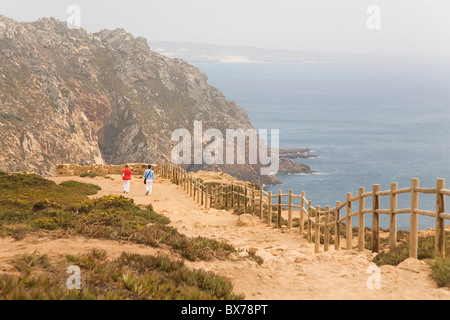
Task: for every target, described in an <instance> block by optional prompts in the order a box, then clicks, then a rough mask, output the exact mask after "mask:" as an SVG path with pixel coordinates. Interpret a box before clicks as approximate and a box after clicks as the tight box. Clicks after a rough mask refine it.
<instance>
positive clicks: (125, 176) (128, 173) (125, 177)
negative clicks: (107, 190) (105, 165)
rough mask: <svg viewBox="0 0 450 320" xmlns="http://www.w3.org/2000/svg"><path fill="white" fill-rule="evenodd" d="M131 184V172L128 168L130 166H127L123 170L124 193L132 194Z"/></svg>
mask: <svg viewBox="0 0 450 320" xmlns="http://www.w3.org/2000/svg"><path fill="white" fill-rule="evenodd" d="M130 182H131V170H130V169H129V168H128V165H127V164H126V165H125V168H123V169H122V183H123V193H128V192H130Z"/></svg>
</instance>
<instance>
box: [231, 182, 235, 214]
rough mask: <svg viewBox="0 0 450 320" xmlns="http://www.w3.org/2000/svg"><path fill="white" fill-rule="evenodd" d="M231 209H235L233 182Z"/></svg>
mask: <svg viewBox="0 0 450 320" xmlns="http://www.w3.org/2000/svg"><path fill="white" fill-rule="evenodd" d="M231 208H234V183H233V182H231Z"/></svg>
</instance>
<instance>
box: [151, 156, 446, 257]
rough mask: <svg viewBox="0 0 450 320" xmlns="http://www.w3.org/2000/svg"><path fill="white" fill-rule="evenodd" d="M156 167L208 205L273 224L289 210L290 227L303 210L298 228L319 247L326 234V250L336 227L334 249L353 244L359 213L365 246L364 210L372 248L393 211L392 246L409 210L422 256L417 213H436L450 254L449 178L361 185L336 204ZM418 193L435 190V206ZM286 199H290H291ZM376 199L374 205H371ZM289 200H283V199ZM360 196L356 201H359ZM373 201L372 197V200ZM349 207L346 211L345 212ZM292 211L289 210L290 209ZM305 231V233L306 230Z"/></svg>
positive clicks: (413, 240)
mask: <svg viewBox="0 0 450 320" xmlns="http://www.w3.org/2000/svg"><path fill="white" fill-rule="evenodd" d="M157 173H159V174H160V176H161V177H163V178H167V179H171V180H172V181H173V182H174V183H175V184H178V185H180V186H181V187H183V189H184V191H185V192H186V193H187V194H189V195H190V196H191V197H192V198H193V200H195V201H197V203H199V204H200V205H202V206H205V208H208V207H212V206H215V207H221V208H224V209H227V210H228V209H238V210H242V211H241V212H242V213H249V214H252V215H256V216H258V217H259V218H261V219H265V221H266V223H267V224H268V225H270V226H275V227H277V228H281V227H282V221H284V220H286V219H284V220H283V214H284V215H285V216H286V215H287V223H286V224H287V228H293V211H299V213H300V214H299V217H298V229H299V232H300V234H301V235H305V236H306V239H307V241H308V242H309V243H311V242H314V244H315V249H314V251H315V252H316V253H318V252H320V244H321V241H320V239H321V237H323V243H324V245H323V248H324V251H328V250H329V248H330V236H331V231H332V229H334V232H333V233H334V234H333V235H334V247H335V250H340V249H341V239H342V238H345V239H344V240H345V241H346V245H345V249H347V250H351V249H352V248H353V246H352V241H353V239H352V237H353V232H352V231H353V230H352V229H353V224H352V218H353V217H356V216H357V217H358V236H357V240H358V245H357V248H358V250H359V251H363V250H364V244H365V236H366V228H365V215H366V214H368V213H371V214H372V238H371V243H372V251H373V252H378V251H379V249H380V215H381V214H386V215H388V216H389V246H390V247H391V248H393V247H395V246H396V244H397V215H399V214H410V215H411V224H410V239H409V243H410V250H409V256H410V257H412V258H416V259H417V255H418V216H419V215H425V216H429V217H434V218H435V219H436V228H435V253H436V255H437V256H441V257H443V256H445V228H444V227H445V219H450V213H445V197H446V196H450V190H449V189H446V188H445V180H444V179H437V180H436V187H435V188H422V187H420V186H419V179H412V180H411V186H410V187H407V188H402V189H399V188H398V184H397V183H391V186H390V189H389V190H385V191H381V190H380V185H378V184H375V185H373V189H372V190H371V191H366V190H365V188H363V187H361V188H359V192H358V194H356V195H353V194H352V193H347V198H346V200H345V201H343V202H340V201H337V202H336V204H335V206H334V207H333V208H330V206H326V207H325V208H321V207H320V206H315V207H314V206H313V204H312V202H311V201H308V199H307V198H306V196H305V192H302V193H301V195H294V194H293V192H292V190H289V193H288V194H283V193H282V191H281V190H279V191H278V193H275V194H273V193H272V192H265V191H264V190H263V188H262V187H261V188H258V189H255V186H254V185H251V184H248V183H243V182H237V183H236V182H230V183H228V184H214V183H213V184H209V185H206V184H203V183H202V181H201V180H200V179H196V178H194V177H193V176H192V174H190V173H188V172H186V171H185V170H184V169H183V168H181V167H179V166H176V165H174V164H172V163H162V164H159V165H158V167H157ZM407 193H409V194H410V196H411V205H410V207H409V208H400V209H399V208H397V199H398V195H399V194H407ZM419 194H434V195H436V210H435V211H429V210H421V209H420V208H419ZM382 197H389V204H390V205H389V209H381V208H380V200H381V198H382ZM286 199H287V202H286ZM369 199H371V200H372V201H371V206H369V207H368V206H367V204H366V203H367V202H369V201H368V200H369ZM283 201H284V202H283ZM356 202H357V204H356ZM369 203H370V202H369ZM344 210H345V215H344ZM286 211H287V213H286ZM344 224H345V237H344V236H343V235H341V227H342V228H343V227H344ZM305 233H306V234H305Z"/></svg>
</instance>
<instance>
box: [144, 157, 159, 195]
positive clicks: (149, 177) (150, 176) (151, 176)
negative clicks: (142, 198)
mask: <svg viewBox="0 0 450 320" xmlns="http://www.w3.org/2000/svg"><path fill="white" fill-rule="evenodd" d="M144 178H145V181H146V183H145V188H146V189H147V192H146V194H145V195H149V196H151V195H152V186H153V183H154V182H156V181H155V173H154V172H153V170H152V166H151V165H148V169H147V170H145V172H144Z"/></svg>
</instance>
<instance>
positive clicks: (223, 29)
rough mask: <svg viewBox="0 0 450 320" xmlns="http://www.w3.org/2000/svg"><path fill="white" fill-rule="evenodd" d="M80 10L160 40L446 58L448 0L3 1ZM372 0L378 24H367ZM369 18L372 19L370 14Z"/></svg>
mask: <svg viewBox="0 0 450 320" xmlns="http://www.w3.org/2000/svg"><path fill="white" fill-rule="evenodd" d="M69 5H77V6H79V8H80V9H81V26H82V27H83V28H84V29H86V30H88V31H89V32H96V31H99V30H101V29H105V28H107V29H115V28H125V29H126V30H127V31H129V32H131V33H132V34H133V35H135V36H144V37H146V38H147V39H149V40H155V41H156V40H158V41H177V42H178V41H189V42H201V43H212V44H222V45H239V46H253V47H261V48H271V49H277V48H278V49H293V50H301V51H313V52H328V53H333V52H335V53H353V54H360V53H364V54H381V55H401V56H416V57H417V56H419V57H421V56H423V57H438V58H447V59H450V0H370V1H367V0H127V1H115V0H109V1H106V0H70V1H66V0H39V1H36V0H0V13H1V14H4V15H6V16H8V17H10V18H13V19H16V20H19V21H34V20H37V19H38V18H41V17H50V16H53V17H56V18H58V19H60V20H64V21H66V20H67V18H68V17H69V16H70V14H68V13H67V12H66V10H67V7H68V6H69ZM370 5H376V6H378V7H379V8H380V15H379V17H380V20H379V21H380V27H381V29H378V30H369V28H368V27H367V20H368V19H369V18H371V17H372V14H369V13H367V9H368V7H369V6H370ZM371 21H374V20H371Z"/></svg>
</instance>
